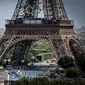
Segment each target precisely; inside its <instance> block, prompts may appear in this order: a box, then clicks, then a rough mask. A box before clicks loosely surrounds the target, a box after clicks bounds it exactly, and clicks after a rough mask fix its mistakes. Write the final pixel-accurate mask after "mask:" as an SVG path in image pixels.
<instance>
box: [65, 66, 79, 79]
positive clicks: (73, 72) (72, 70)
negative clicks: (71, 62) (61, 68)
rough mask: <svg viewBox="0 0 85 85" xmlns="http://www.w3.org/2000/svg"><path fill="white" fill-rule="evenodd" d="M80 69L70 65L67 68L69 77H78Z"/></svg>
mask: <svg viewBox="0 0 85 85" xmlns="http://www.w3.org/2000/svg"><path fill="white" fill-rule="evenodd" d="M79 73H80V70H79V69H78V68H76V67H70V68H68V69H67V72H66V76H67V77H68V78H78V77H79Z"/></svg>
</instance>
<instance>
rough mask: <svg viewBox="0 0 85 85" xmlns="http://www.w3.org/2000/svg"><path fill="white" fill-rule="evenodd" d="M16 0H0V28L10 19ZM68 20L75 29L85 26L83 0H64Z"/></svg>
mask: <svg viewBox="0 0 85 85" xmlns="http://www.w3.org/2000/svg"><path fill="white" fill-rule="evenodd" d="M17 1H18V0H0V28H5V27H4V24H5V19H11V17H12V15H13V11H14V8H15V6H16V3H17ZM64 5H65V9H66V12H67V15H68V17H69V19H71V20H74V21H75V26H76V27H77V28H79V27H81V26H85V0H64Z"/></svg>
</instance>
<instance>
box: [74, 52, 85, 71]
mask: <svg viewBox="0 0 85 85" xmlns="http://www.w3.org/2000/svg"><path fill="white" fill-rule="evenodd" d="M75 62H76V64H77V65H78V66H79V67H80V68H81V70H82V71H85V53H83V54H79V55H76V56H75Z"/></svg>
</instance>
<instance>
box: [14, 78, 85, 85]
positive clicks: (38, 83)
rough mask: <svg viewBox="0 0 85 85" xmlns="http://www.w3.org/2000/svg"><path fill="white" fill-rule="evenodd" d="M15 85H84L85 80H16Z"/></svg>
mask: <svg viewBox="0 0 85 85" xmlns="http://www.w3.org/2000/svg"><path fill="white" fill-rule="evenodd" d="M15 85H85V79H78V78H63V79H49V78H47V77H37V78H34V79H28V78H22V79H20V80H17V81H16V82H15Z"/></svg>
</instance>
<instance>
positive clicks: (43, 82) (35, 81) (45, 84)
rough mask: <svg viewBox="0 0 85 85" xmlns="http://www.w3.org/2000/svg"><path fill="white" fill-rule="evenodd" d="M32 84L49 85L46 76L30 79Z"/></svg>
mask: <svg viewBox="0 0 85 85" xmlns="http://www.w3.org/2000/svg"><path fill="white" fill-rule="evenodd" d="M32 82H33V85H49V78H47V77H36V78H34V79H33V80H32Z"/></svg>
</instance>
